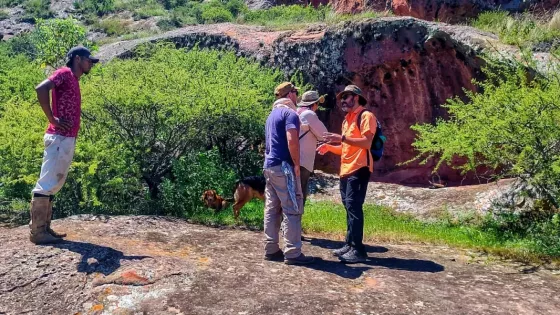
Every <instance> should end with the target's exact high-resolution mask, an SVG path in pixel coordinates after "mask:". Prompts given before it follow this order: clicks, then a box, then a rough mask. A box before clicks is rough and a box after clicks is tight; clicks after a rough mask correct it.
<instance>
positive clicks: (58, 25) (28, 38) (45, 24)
mask: <svg viewBox="0 0 560 315" xmlns="http://www.w3.org/2000/svg"><path fill="white" fill-rule="evenodd" d="M8 45H9V46H10V49H11V51H12V52H13V53H14V54H24V55H26V56H28V57H29V58H30V59H31V60H35V61H36V62H38V63H40V64H43V65H48V66H52V67H54V68H57V67H59V66H61V65H63V64H64V63H65V60H64V59H65V57H66V53H67V52H68V50H69V49H70V48H72V47H73V46H76V45H84V46H86V47H89V48H90V49H95V48H96V47H95V45H93V43H92V42H90V41H89V40H88V39H87V37H86V29H85V28H84V27H82V26H80V25H79V24H78V22H77V21H76V20H74V19H49V20H38V21H37V25H36V27H35V29H34V30H33V31H31V32H28V33H23V34H20V35H18V36H16V37H14V38H12V39H11V40H10V41H9V43H8Z"/></svg>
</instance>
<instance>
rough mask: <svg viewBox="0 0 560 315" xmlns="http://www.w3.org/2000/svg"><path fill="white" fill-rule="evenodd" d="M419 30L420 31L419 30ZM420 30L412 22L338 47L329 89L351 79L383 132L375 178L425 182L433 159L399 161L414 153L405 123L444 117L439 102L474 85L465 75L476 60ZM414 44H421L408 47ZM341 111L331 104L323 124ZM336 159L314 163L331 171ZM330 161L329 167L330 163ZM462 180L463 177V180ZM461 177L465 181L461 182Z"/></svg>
mask: <svg viewBox="0 0 560 315" xmlns="http://www.w3.org/2000/svg"><path fill="white" fill-rule="evenodd" d="M419 33H420V34H421V35H419ZM424 34H425V31H423V30H420V29H418V28H415V27H412V28H406V27H402V28H400V29H395V30H394V32H393V33H392V34H391V36H384V35H379V36H380V37H379V38H378V40H375V38H373V40H369V41H367V42H365V43H364V42H363V41H362V40H361V39H360V38H349V39H348V40H347V41H346V43H345V48H344V50H343V60H344V66H345V68H344V72H345V73H346V75H344V79H343V82H341V83H342V84H336V86H335V88H334V90H333V91H332V93H333V94H334V93H336V92H338V91H340V90H342V89H343V88H344V85H346V84H350V83H354V84H356V85H358V86H360V87H361V88H362V90H363V92H364V93H365V95H366V97H367V99H368V100H369V104H368V108H369V109H371V110H372V111H373V112H374V113H375V114H376V116H377V118H378V119H379V121H380V122H381V124H382V126H383V130H384V134H385V135H386V136H387V138H388V142H387V143H386V147H385V152H384V156H383V158H382V159H381V160H380V161H379V162H376V164H375V173H374V177H375V179H376V180H378V181H386V182H396V183H401V184H419V183H427V182H428V179H430V178H431V176H432V175H431V171H432V170H433V167H434V166H435V165H434V163H428V164H427V165H423V166H420V165H418V164H411V165H405V166H399V163H402V162H405V161H408V160H410V159H412V158H414V156H415V154H416V153H415V152H414V150H413V148H412V147H411V144H412V142H413V141H414V139H415V137H416V135H415V133H414V132H413V131H412V130H411V129H410V126H411V125H414V124H417V123H429V122H434V121H435V120H436V119H437V118H438V117H445V115H446V112H445V111H444V110H443V109H442V107H441V106H440V105H441V104H444V103H445V102H446V99H448V98H450V97H454V96H457V95H459V96H464V93H463V88H467V89H470V90H473V89H474V86H473V84H472V83H471V80H472V79H473V77H475V76H476V75H477V72H478V70H477V68H478V67H477V66H474V67H473V64H469V63H468V62H465V59H466V56H465V55H463V53H461V52H460V51H458V50H457V49H456V48H455V47H454V46H453V43H451V42H449V41H445V40H444V39H442V38H439V37H437V36H436V37H432V38H428V39H427V40H425V41H423V40H422V36H423V35H424ZM414 45H421V46H417V47H416V48H414ZM342 120H343V113H342V111H340V110H339V109H338V107H337V108H335V109H334V110H333V113H331V115H330V117H329V118H328V127H329V130H335V131H340V128H341V125H342ZM338 165H339V161H338V159H337V158H334V157H333V156H330V157H323V158H321V159H319V163H318V167H319V168H323V169H325V170H329V171H334V169H337V166H338ZM333 166H335V167H333ZM439 173H440V175H441V176H442V177H443V179H445V180H447V181H450V182H452V183H457V182H460V181H461V180H463V177H464V176H461V174H459V172H457V171H454V170H452V169H450V168H447V167H445V168H442V169H441V170H440V172H439ZM467 182H468V180H467ZM463 183H465V182H463Z"/></svg>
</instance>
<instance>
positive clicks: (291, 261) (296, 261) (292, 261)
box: [284, 253, 315, 265]
mask: <svg viewBox="0 0 560 315" xmlns="http://www.w3.org/2000/svg"><path fill="white" fill-rule="evenodd" d="M314 261H315V258H313V257H311V256H305V255H304V254H303V253H302V254H300V255H299V256H297V257H296V258H286V259H284V263H285V264H286V265H307V264H310V263H312V262H314Z"/></svg>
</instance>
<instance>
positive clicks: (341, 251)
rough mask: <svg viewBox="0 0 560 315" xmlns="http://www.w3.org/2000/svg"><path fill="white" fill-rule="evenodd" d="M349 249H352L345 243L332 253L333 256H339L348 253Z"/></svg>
mask: <svg viewBox="0 0 560 315" xmlns="http://www.w3.org/2000/svg"><path fill="white" fill-rule="evenodd" d="M351 249H352V247H350V245H348V244H346V245H344V247H342V248H339V249H335V250H333V251H332V254H333V256H336V257H340V256H342V255H344V254H346V253H348V252H349V251H350V250H351Z"/></svg>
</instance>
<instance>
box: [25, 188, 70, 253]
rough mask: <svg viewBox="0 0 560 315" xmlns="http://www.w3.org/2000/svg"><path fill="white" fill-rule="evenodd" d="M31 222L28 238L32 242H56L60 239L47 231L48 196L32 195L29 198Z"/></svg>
mask: <svg viewBox="0 0 560 315" xmlns="http://www.w3.org/2000/svg"><path fill="white" fill-rule="evenodd" d="M30 212H31V222H30V223H29V228H30V229H31V231H30V234H29V240H30V241H31V242H32V243H34V244H37V245H39V244H52V243H58V242H60V241H61V240H62V239H60V238H56V237H54V236H52V235H51V234H50V233H49V232H47V216H48V214H49V197H33V199H31V210H30Z"/></svg>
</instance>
